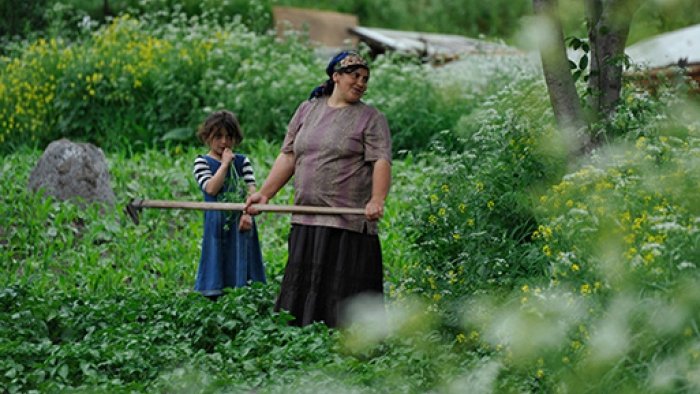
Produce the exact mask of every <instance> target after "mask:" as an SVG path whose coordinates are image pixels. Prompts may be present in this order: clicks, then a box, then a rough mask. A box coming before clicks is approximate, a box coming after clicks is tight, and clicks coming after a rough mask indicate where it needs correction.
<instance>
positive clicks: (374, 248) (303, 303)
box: [275, 224, 383, 327]
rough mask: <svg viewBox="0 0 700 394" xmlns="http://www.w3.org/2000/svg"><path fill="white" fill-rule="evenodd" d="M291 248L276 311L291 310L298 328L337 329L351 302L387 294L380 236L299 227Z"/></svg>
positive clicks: (292, 236)
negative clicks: (318, 324) (315, 324)
mask: <svg viewBox="0 0 700 394" xmlns="http://www.w3.org/2000/svg"><path fill="white" fill-rule="evenodd" d="M288 248H289V257H288V261H287V267H286V268H285V271H284V278H283V279H282V288H281V291H280V296H279V298H278V299H277V303H276V305H275V310H276V311H279V310H280V309H284V310H286V311H289V312H290V313H291V314H292V316H294V317H295V319H294V320H293V321H292V322H291V324H293V325H297V326H304V325H307V324H310V323H313V322H324V323H325V324H326V325H327V326H329V327H337V326H338V325H339V323H340V319H341V317H342V313H343V307H344V303H345V302H346V301H349V300H350V299H351V298H352V297H354V296H356V295H359V294H366V293H369V294H374V295H381V294H382V293H383V285H382V280H383V270H382V252H381V246H380V243H379V236H378V235H370V234H362V233H357V232H354V231H349V230H343V229H338V228H332V227H321V226H305V225H299V224H294V225H292V230H291V232H290V233H289V243H288Z"/></svg>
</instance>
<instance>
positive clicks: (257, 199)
mask: <svg viewBox="0 0 700 394" xmlns="http://www.w3.org/2000/svg"><path fill="white" fill-rule="evenodd" d="M267 201H268V198H267V197H265V195H263V194H262V193H260V192H256V193H253V194H251V195H250V196H248V198H247V199H246V200H245V208H243V213H244V214H248V215H253V216H254V215H257V214H259V213H260V212H259V211H258V210H257V209H255V208H254V207H253V204H267Z"/></svg>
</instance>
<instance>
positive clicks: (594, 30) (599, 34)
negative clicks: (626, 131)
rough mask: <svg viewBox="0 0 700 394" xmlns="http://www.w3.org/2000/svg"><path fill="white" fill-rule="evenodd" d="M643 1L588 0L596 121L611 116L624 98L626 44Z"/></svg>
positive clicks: (591, 101)
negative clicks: (623, 81)
mask: <svg viewBox="0 0 700 394" xmlns="http://www.w3.org/2000/svg"><path fill="white" fill-rule="evenodd" d="M640 1H641V0H586V3H585V6H586V20H587V23H588V39H589V43H590V47H591V54H590V56H591V61H590V76H589V79H588V88H589V90H590V94H589V96H588V105H589V106H590V108H591V112H592V113H591V115H592V120H599V119H607V118H609V116H610V115H611V114H612V113H613V112H614V110H615V107H616V106H617V103H618V101H619V99H620V90H621V88H622V71H623V66H624V56H625V43H626V41H627V35H628V34H629V29H630V22H631V21H632V15H633V14H634V12H635V11H636V10H637V9H638V8H639V6H640Z"/></svg>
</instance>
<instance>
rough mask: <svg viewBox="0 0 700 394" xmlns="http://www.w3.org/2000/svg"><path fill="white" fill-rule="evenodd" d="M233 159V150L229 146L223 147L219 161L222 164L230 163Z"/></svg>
mask: <svg viewBox="0 0 700 394" xmlns="http://www.w3.org/2000/svg"><path fill="white" fill-rule="evenodd" d="M232 161H233V151H232V150H231V149H230V148H224V151H223V152H221V163H222V164H226V165H228V164H231V162H232Z"/></svg>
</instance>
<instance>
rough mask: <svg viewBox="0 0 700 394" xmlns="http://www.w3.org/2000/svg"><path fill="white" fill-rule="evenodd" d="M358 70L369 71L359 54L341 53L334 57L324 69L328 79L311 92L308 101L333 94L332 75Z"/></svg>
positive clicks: (351, 52)
mask: <svg viewBox="0 0 700 394" xmlns="http://www.w3.org/2000/svg"><path fill="white" fill-rule="evenodd" d="M358 68H364V69H366V70H368V71H369V66H368V65H367V62H366V61H365V59H363V58H362V56H360V54H359V53H357V52H355V51H343V52H340V53H339V54H337V55H335V56H334V57H333V58H332V59H331V61H330V62H329V63H328V66H327V67H326V74H327V75H328V79H327V80H326V81H325V82H324V83H323V84H321V85H320V86H318V87H316V88H315V89H314V90H312V91H311V95H310V96H309V99H312V98H314V97H321V96H326V95H330V94H331V93H333V73H335V72H338V73H349V72H353V71H355V70H357V69H358Z"/></svg>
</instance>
